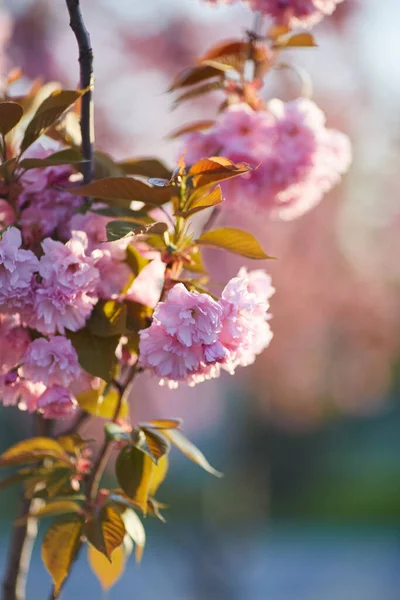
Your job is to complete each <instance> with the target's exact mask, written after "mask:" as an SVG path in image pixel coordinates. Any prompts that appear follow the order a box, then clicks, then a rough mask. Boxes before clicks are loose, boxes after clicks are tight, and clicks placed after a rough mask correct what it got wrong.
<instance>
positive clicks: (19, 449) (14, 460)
mask: <svg viewBox="0 0 400 600" xmlns="http://www.w3.org/2000/svg"><path fill="white" fill-rule="evenodd" d="M44 458H54V459H57V460H58V461H62V462H66V463H68V464H70V462H71V461H70V459H69V457H68V455H67V454H66V453H65V451H64V449H63V447H62V446H61V445H60V444H59V443H58V442H56V441H55V440H53V439H51V438H46V437H34V438H30V439H28V440H23V441H22V442H18V443H17V444H14V446H11V448H9V449H8V450H6V451H5V452H3V454H2V455H1V456H0V467H9V466H13V465H23V464H28V463H34V462H37V461H38V460H41V459H44Z"/></svg>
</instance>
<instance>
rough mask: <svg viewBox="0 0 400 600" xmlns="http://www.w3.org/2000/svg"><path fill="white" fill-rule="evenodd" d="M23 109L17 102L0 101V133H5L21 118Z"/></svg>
mask: <svg viewBox="0 0 400 600" xmlns="http://www.w3.org/2000/svg"><path fill="white" fill-rule="evenodd" d="M23 114H24V109H23V108H22V106H21V105H20V104H18V103H17V102H0V133H1V134H2V135H6V134H7V133H8V132H9V131H11V129H13V128H14V127H15V126H16V125H17V123H19V121H20V120H21V118H22V115H23Z"/></svg>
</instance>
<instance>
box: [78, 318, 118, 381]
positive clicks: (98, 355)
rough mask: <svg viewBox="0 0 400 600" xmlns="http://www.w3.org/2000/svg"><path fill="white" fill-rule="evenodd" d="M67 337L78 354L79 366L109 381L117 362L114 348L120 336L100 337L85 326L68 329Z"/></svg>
mask: <svg viewBox="0 0 400 600" xmlns="http://www.w3.org/2000/svg"><path fill="white" fill-rule="evenodd" d="M67 337H68V338H69V339H70V340H71V342H72V345H73V347H74V348H75V350H76V353H77V354H78V359H79V364H80V365H81V367H82V368H83V369H85V371H87V372H88V373H90V374H91V375H94V376H95V377H101V379H104V381H111V379H112V377H113V369H114V367H115V365H116V362H117V359H116V356H115V350H116V348H117V346H118V342H119V339H120V336H119V335H113V336H108V337H100V336H98V335H94V333H92V332H91V331H90V330H89V329H88V328H87V327H85V328H84V329H80V330H79V331H68V333H67Z"/></svg>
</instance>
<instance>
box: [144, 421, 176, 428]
mask: <svg viewBox="0 0 400 600" xmlns="http://www.w3.org/2000/svg"><path fill="white" fill-rule="evenodd" d="M182 423H183V421H182V419H152V420H151V421H148V422H147V423H141V426H142V427H153V428H154V429H179V428H180V427H181V425H182Z"/></svg>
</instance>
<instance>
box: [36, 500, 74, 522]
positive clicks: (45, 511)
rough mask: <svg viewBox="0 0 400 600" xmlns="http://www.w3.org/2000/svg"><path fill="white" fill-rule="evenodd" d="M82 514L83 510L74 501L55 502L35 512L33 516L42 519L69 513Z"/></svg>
mask: <svg viewBox="0 0 400 600" xmlns="http://www.w3.org/2000/svg"><path fill="white" fill-rule="evenodd" d="M81 512H82V508H81V506H80V505H79V504H78V503H77V502H73V501H72V500H54V501H53V502H49V503H48V504H45V505H44V506H42V507H41V508H39V510H37V511H35V512H34V515H33V516H35V517H37V518H38V519H40V518H42V517H52V516H54V515H62V514H67V513H76V514H79V513H81Z"/></svg>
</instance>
